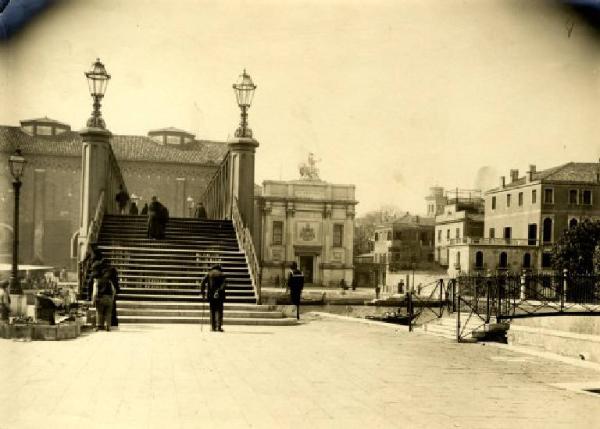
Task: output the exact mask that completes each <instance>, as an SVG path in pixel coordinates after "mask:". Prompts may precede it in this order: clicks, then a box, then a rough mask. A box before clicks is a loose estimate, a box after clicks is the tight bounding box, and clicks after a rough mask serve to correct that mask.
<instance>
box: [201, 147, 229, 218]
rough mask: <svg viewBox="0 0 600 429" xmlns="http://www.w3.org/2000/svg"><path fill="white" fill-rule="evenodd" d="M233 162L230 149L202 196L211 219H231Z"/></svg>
mask: <svg viewBox="0 0 600 429" xmlns="http://www.w3.org/2000/svg"><path fill="white" fill-rule="evenodd" d="M232 164H233V163H232V161H231V152H230V151H228V152H227V154H226V155H225V157H224V158H223V161H221V164H220V165H219V168H218V169H217V171H216V172H215V174H214V175H213V177H212V178H211V179H210V181H209V182H208V185H207V187H206V190H205V191H204V194H203V195H202V197H201V198H200V200H201V201H202V202H203V204H204V207H205V208H206V213H207V215H208V217H209V218H210V219H231V212H232V208H233V198H232V197H233V189H232V185H233V180H232V176H233V174H232Z"/></svg>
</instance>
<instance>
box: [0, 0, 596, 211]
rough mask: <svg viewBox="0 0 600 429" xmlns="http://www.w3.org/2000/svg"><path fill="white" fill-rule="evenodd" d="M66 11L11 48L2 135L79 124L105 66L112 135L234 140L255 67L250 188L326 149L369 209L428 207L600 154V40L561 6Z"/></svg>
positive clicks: (454, 2) (263, 4)
mask: <svg viewBox="0 0 600 429" xmlns="http://www.w3.org/2000/svg"><path fill="white" fill-rule="evenodd" d="M57 3H58V4H59V6H58V7H54V8H52V9H50V11H49V12H47V13H45V14H44V15H42V16H39V17H37V18H36V19H35V21H34V22H33V23H32V24H31V25H29V26H28V27H27V28H26V29H25V30H24V31H23V32H22V33H21V34H20V35H19V36H18V37H16V38H14V39H12V40H10V42H8V43H4V45H0V100H2V103H0V124H3V125H18V121H19V120H20V119H26V118H33V117H38V116H45V115H47V116H49V117H51V118H54V119H58V120H61V121H64V122H67V123H69V124H71V126H72V127H73V129H75V130H77V129H80V128H82V127H83V126H84V124H85V121H86V119H87V118H88V116H89V113H90V111H91V98H90V97H89V94H88V91H87V84H86V82H85V78H84V76H83V73H84V71H86V70H88V69H89V67H90V65H91V63H92V62H93V60H95V58H96V57H100V59H101V60H102V61H103V62H104V64H105V65H106V68H107V69H108V72H109V73H110V74H111V75H112V79H111V81H110V83H109V86H108V91H107V94H106V96H105V99H104V103H103V114H104V117H105V119H106V122H107V126H108V128H109V129H110V130H111V131H112V132H113V133H115V134H146V133H147V131H148V130H150V129H155V128H162V127H166V126H175V127H179V128H184V129H186V130H189V131H191V132H194V133H195V134H196V136H197V137H198V138H207V139H213V140H224V139H226V138H227V137H228V135H230V134H233V132H234V131H235V129H236V127H237V125H238V121H239V109H238V107H237V105H236V103H235V97H234V94H233V90H232V88H231V84H232V83H233V82H235V81H236V79H237V76H238V75H239V74H240V72H241V71H242V69H243V68H244V67H245V68H246V69H247V70H248V72H249V73H250V75H251V76H252V78H253V80H254V81H255V83H256V84H257V85H258V89H257V91H256V94H255V97H254V103H253V105H252V108H251V109H250V112H249V115H250V116H249V122H250V126H251V128H252V129H253V131H254V134H255V137H256V138H257V139H258V140H259V142H260V147H259V149H258V152H257V161H256V182H257V183H259V184H260V183H262V181H263V180H267V179H280V178H281V179H296V178H298V176H299V174H298V164H299V163H300V162H302V161H304V160H305V159H306V158H307V155H308V152H314V153H315V154H316V155H317V157H318V158H320V159H321V160H322V161H321V162H320V164H319V167H320V169H321V177H322V178H323V179H324V180H327V181H329V182H333V183H345V184H348V183H350V184H355V185H356V196H357V199H358V200H359V205H358V207H357V210H358V212H359V214H360V213H364V212H366V211H368V210H372V209H376V208H378V207H379V206H380V205H383V204H394V205H397V206H399V207H401V208H402V209H404V210H410V211H414V212H416V213H419V212H421V213H422V212H424V211H425V202H424V197H425V195H426V194H427V192H428V188H429V187H430V186H432V185H442V186H446V187H448V188H454V187H457V186H458V187H463V188H472V187H474V186H475V185H477V183H476V177H477V176H478V171H479V170H480V168H482V167H486V169H485V170H486V171H488V172H489V174H487V175H485V176H486V180H484V181H483V182H485V183H483V185H484V187H488V188H489V187H491V186H496V184H497V182H498V177H497V176H499V175H501V174H502V175H507V176H508V171H509V170H510V169H511V168H518V169H519V170H520V172H521V174H523V173H524V172H525V171H526V170H527V167H528V165H529V164H536V165H537V167H538V169H543V168H548V167H552V166H555V165H559V164H561V163H564V162H567V161H582V162H584V161H586V162H593V161H596V160H598V158H599V157H600V145H599V144H598V142H599V139H600V119H599V118H600V102H599V100H600V85H599V83H600V81H599V79H600V62H599V60H600V54H599V49H598V47H599V46H600V38H598V36H597V35H595V34H594V33H593V30H592V29H590V28H589V27H587V26H586V25H584V24H583V23H581V22H580V21H579V20H578V19H577V17H576V16H574V15H573V14H572V13H571V12H569V11H568V10H567V9H564V8H561V7H556V4H557V2H554V1H549V0H528V1H522V0H514V1H513V0H460V1H459V0H442V1H440V0H404V1H400V0H387V1H369V2H367V1H364V0H361V1H327V0H315V1H307V0H303V1H281V0H279V1H276V0H271V1H260V0H255V1H241V2H238V1H233V0H230V1H226V2H225V1H192V0H177V1H173V0H171V1H166V0H145V1H144V0H127V1H123V0H86V1H77V0H62V1H58V2H57ZM571 23H574V27H573V31H572V33H571V36H570V37H569V36H568V28H569V26H570V24H571ZM487 176H489V177H487Z"/></svg>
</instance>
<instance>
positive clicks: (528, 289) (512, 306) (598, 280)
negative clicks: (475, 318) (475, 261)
mask: <svg viewBox="0 0 600 429" xmlns="http://www.w3.org/2000/svg"><path fill="white" fill-rule="evenodd" d="M457 284H458V288H459V294H460V297H461V303H462V305H463V307H466V308H467V309H468V310H471V311H473V312H476V313H478V314H479V315H481V316H482V317H483V318H484V319H485V320H486V321H487V322H488V323H489V321H490V319H491V318H492V317H496V319H497V320H501V319H512V318H517V317H534V316H541V315H544V316H551V315H560V314H562V313H569V314H571V313H596V312H598V313H600V276H599V275H592V274H570V273H568V272H563V273H553V274H547V273H545V274H532V273H524V274H522V275H519V274H510V273H499V274H498V275H494V276H460V277H458V278H457Z"/></svg>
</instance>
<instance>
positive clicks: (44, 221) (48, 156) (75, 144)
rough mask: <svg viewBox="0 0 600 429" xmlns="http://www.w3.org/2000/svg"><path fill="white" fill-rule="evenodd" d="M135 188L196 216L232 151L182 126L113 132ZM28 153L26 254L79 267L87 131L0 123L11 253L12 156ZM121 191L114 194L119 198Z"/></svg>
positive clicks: (0, 246) (48, 122)
mask: <svg viewBox="0 0 600 429" xmlns="http://www.w3.org/2000/svg"><path fill="white" fill-rule="evenodd" d="M111 146H112V148H113V151H114V153H115V156H116V158H117V160H118V161H119V165H120V167H121V172H122V174H123V176H124V179H125V183H126V184H127V188H128V191H129V192H130V193H131V194H132V195H135V197H136V199H137V202H138V204H139V205H140V209H141V206H142V205H143V204H144V203H145V202H148V201H149V200H150V198H151V197H152V196H153V195H156V196H157V197H158V198H159V200H161V201H162V202H163V203H164V204H165V205H166V206H167V207H168V208H169V211H170V213H171V215H172V216H188V215H190V210H189V207H188V206H189V205H190V204H192V203H193V202H194V201H198V200H199V198H200V196H201V193H202V192H203V191H204V189H205V188H206V185H207V183H208V181H209V180H210V178H211V177H212V175H213V174H214V172H215V171H216V169H217V167H218V165H219V164H220V162H221V160H222V159H223V157H224V156H225V154H226V153H227V150H228V148H227V144H226V143H223V142H215V141H206V140H197V139H195V137H194V135H193V134H190V133H187V132H185V131H182V130H178V129H175V128H164V129H160V130H153V131H150V132H149V133H148V135H147V136H130V135H113V136H112V137H111ZM17 148H20V149H21V150H22V153H23V155H24V156H25V158H26V159H27V164H26V167H25V173H24V177H23V178H22V182H23V185H22V188H21V204H20V209H21V213H20V246H19V251H20V261H21V263H43V264H46V265H54V266H57V267H71V268H74V261H73V260H72V259H71V257H70V256H71V237H72V236H73V234H74V233H75V232H76V231H78V229H79V216H80V213H79V206H80V180H81V163H82V157H81V155H82V153H81V151H82V140H81V136H80V135H79V134H78V133H76V132H73V131H72V130H71V127H70V126H69V125H67V124H65V123H62V122H59V121H56V120H53V119H49V118H39V119H31V120H24V121H21V126H19V127H16V126H0V173H1V176H0V183H1V184H2V185H1V187H0V252H1V254H0V257H1V258H3V259H4V260H5V261H8V260H10V249H11V243H12V225H13V201H14V200H13V195H12V186H11V180H12V179H11V176H10V172H9V168H8V157H9V156H10V155H11V154H12V153H14V151H15V150H16V149H17ZM113 198H114V197H113Z"/></svg>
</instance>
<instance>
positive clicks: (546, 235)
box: [542, 217, 552, 243]
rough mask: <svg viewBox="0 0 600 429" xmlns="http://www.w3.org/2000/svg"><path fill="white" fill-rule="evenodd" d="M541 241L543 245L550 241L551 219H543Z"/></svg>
mask: <svg viewBox="0 0 600 429" xmlns="http://www.w3.org/2000/svg"><path fill="white" fill-rule="evenodd" d="M542 240H543V241H544V243H550V242H551V241H552V219H550V218H549V217H547V218H546V219H544V225H543V228H542Z"/></svg>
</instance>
